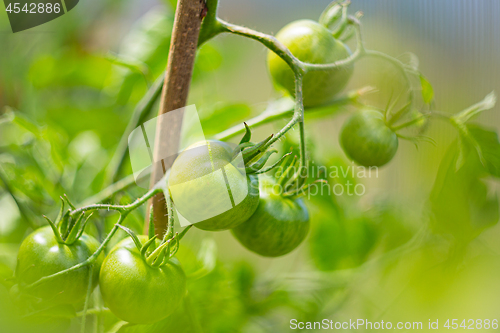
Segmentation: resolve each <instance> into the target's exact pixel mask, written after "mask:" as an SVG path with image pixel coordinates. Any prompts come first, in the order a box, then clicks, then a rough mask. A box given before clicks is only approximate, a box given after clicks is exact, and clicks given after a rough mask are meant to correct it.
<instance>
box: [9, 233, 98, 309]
mask: <svg viewBox="0 0 500 333" xmlns="http://www.w3.org/2000/svg"><path fill="white" fill-rule="evenodd" d="M98 247H99V243H98V242H97V240H96V239H95V238H93V237H91V236H89V235H87V234H85V233H84V234H83V235H82V236H81V237H80V238H79V239H78V240H77V241H76V242H75V243H73V244H71V245H66V244H60V243H58V242H57V240H56V238H55V236H54V232H53V231H52V229H51V228H50V227H49V226H47V227H43V228H40V229H38V230H36V231H34V232H33V233H31V234H30V235H29V236H28V237H26V239H25V240H24V241H23V242H22V244H21V247H20V249H19V253H18V255H17V267H16V278H17V281H18V283H19V285H20V288H21V289H22V288H23V286H24V285H29V284H31V283H33V282H35V281H37V280H38V279H40V278H42V277H44V276H48V275H51V274H54V273H57V272H59V271H62V270H64V269H67V268H70V267H72V266H75V265H76V264H79V263H81V262H83V261H85V260H86V259H88V258H89V257H90V256H91V255H92V254H93V253H94V252H95V251H96V250H97V248H98ZM103 257H104V256H103V255H100V256H99V257H98V259H97V261H96V262H95V263H94V269H93V278H92V282H93V283H92V285H93V287H95V286H96V285H97V280H98V277H99V268H100V266H101V263H102V260H103ZM89 274H90V266H86V267H82V268H80V269H78V270H76V271H72V272H69V273H67V274H63V275H61V276H58V277H56V278H53V279H50V280H48V281H46V282H44V283H42V284H40V285H39V286H37V287H35V288H34V289H31V290H29V293H30V294H31V295H33V296H35V297H39V298H41V299H43V300H44V301H47V302H50V303H54V304H75V303H77V302H79V301H82V300H83V299H84V298H85V295H86V294H87V286H88V284H89V277H90V275H89Z"/></svg>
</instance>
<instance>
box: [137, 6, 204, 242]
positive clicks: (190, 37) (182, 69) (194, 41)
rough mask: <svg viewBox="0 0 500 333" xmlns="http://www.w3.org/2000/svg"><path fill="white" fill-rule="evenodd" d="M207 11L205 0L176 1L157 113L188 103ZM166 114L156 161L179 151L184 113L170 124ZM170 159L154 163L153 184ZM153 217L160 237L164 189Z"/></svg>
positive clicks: (158, 136)
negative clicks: (201, 31)
mask: <svg viewBox="0 0 500 333" xmlns="http://www.w3.org/2000/svg"><path fill="white" fill-rule="evenodd" d="M205 12H206V11H205V1H203V0H179V2H178V3H177V10H176V14H175V20H174V28H173V31H172V40H171V41H170V51H169V54H168V64H167V71H166V74H165V83H164V85H163V90H162V95H161V102H160V110H159V112H158V116H161V115H163V114H165V113H167V112H170V111H173V110H176V109H179V108H182V107H184V106H186V102H187V97H188V92H189V86H190V84H191V75H192V72H193V66H194V60H195V55H196V48H197V45H198V37H199V34H200V26H201V22H202V20H203V16H204V15H205ZM166 118H167V117H158V122H157V130H156V140H155V143H156V144H155V150H154V160H155V161H159V160H161V157H160V156H173V155H175V154H176V153H177V151H178V147H179V140H180V131H181V126H182V113H180V112H179V113H176V114H175V115H174V116H172V117H168V121H169V124H168V126H167V124H165V123H164V122H165V121H166ZM167 129H168V130H167ZM171 163H172V161H166V160H165V161H163V160H162V161H161V163H154V165H153V172H152V175H151V184H152V186H154V184H156V183H157V182H158V181H160V180H161V179H162V178H163V176H164V173H165V171H166V170H168V169H169V168H170V166H171V165H170V164H171ZM153 218H154V225H155V233H156V235H157V236H158V237H162V236H163V233H164V232H165V230H166V229H167V225H168V211H167V206H166V203H165V197H164V194H163V193H159V194H157V195H156V196H154V197H153ZM146 225H147V224H146Z"/></svg>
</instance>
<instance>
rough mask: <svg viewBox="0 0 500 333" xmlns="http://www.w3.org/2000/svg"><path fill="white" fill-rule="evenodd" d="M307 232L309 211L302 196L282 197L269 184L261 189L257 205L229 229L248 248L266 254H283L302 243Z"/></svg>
mask: <svg viewBox="0 0 500 333" xmlns="http://www.w3.org/2000/svg"><path fill="white" fill-rule="evenodd" d="M308 231H309V213H308V211H307V208H306V206H305V205H304V202H303V201H302V199H291V198H284V197H282V196H280V195H279V194H275V193H274V192H273V191H272V189H271V187H263V188H262V189H261V197H260V202H259V207H257V210H256V211H255V213H254V214H253V215H252V216H251V217H250V218H249V219H248V221H246V222H244V223H242V224H241V225H239V226H238V227H236V228H234V229H232V230H231V232H232V233H233V235H234V236H235V237H236V239H238V241H239V242H240V243H241V244H243V246H245V247H246V248H247V249H249V250H250V251H252V252H255V253H257V254H260V255H262V256H265V257H279V256H282V255H285V254H287V253H289V252H291V251H292V250H294V249H295V248H296V247H297V246H299V245H300V243H302V241H303V240H304V239H305V238H306V236H307V232H308Z"/></svg>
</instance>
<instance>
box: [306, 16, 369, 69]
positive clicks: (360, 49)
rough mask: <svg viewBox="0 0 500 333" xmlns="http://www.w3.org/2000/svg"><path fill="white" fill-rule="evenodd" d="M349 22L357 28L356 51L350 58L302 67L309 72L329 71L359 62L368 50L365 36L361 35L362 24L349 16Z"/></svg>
mask: <svg viewBox="0 0 500 333" xmlns="http://www.w3.org/2000/svg"><path fill="white" fill-rule="evenodd" d="M348 21H349V22H348V23H349V24H351V25H353V26H354V28H355V33H356V41H357V46H356V51H354V53H352V54H351V55H350V56H349V57H347V58H345V59H342V60H339V61H336V62H334V63H331V64H309V63H305V62H301V65H302V67H303V68H305V70H306V71H307V72H311V71H324V70H329V69H336V68H341V67H347V66H350V65H352V64H354V63H355V62H356V61H357V60H359V59H360V58H362V57H363V56H364V55H365V54H366V52H367V50H366V49H365V45H364V41H363V35H362V33H361V22H360V21H359V20H358V19H357V18H355V17H353V16H349V19H348Z"/></svg>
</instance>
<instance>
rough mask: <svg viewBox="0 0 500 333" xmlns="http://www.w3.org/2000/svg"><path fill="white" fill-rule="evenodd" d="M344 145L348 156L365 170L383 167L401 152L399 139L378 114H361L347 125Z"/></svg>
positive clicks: (371, 110) (343, 133) (368, 111)
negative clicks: (398, 151) (399, 150)
mask: <svg viewBox="0 0 500 333" xmlns="http://www.w3.org/2000/svg"><path fill="white" fill-rule="evenodd" d="M340 144H341V146H342V148H343V149H344V152H345V153H346V155H347V156H348V157H349V158H350V159H352V160H353V161H354V162H356V163H358V164H360V165H363V166H367V167H369V166H377V167H379V166H382V165H384V164H386V163H388V162H389V161H390V160H392V158H393V157H394V155H395V154H396V151H397V150H398V137H397V135H396V133H394V131H392V130H391V129H390V128H389V127H388V126H387V125H386V123H385V120H384V115H383V114H382V113H381V112H380V111H377V110H373V109H363V110H359V111H357V112H356V113H355V114H354V115H352V116H351V118H349V119H348V120H347V121H346V122H345V123H344V126H343V128H342V130H341V133H340Z"/></svg>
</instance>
